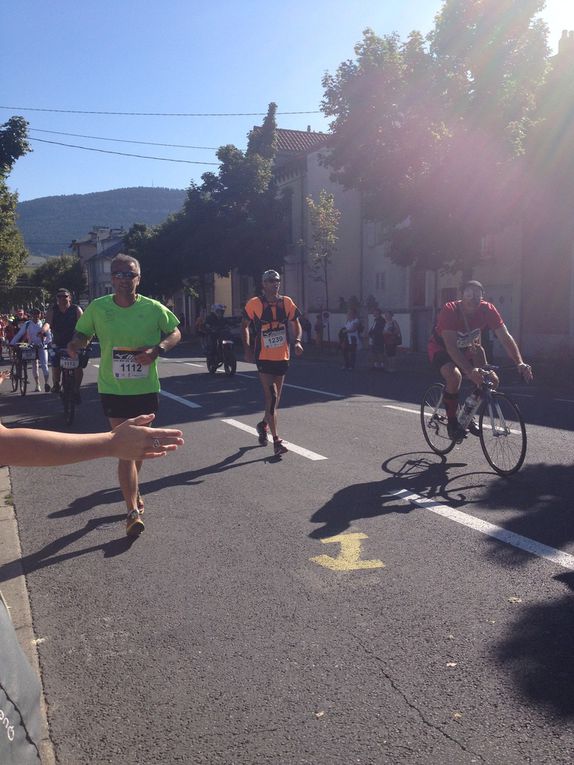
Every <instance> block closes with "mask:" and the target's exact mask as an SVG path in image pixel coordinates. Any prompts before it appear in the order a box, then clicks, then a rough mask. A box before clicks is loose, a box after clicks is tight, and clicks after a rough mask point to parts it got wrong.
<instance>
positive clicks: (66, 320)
mask: <svg viewBox="0 0 574 765" xmlns="http://www.w3.org/2000/svg"><path fill="white" fill-rule="evenodd" d="M81 315H82V309H81V308H80V306H79V305H76V304H75V303H72V293H71V292H70V290H68V289H66V288H65V287H60V289H59V290H58V291H57V293H56V304H55V305H53V306H50V308H48V311H47V313H46V323H45V324H44V331H45V332H47V331H48V330H51V332H52V336H53V344H54V346H55V347H56V353H54V355H53V357H52V383H53V385H52V393H59V392H60V354H59V353H58V352H57V351H58V350H65V348H66V346H67V345H68V343H69V342H70V340H71V339H72V337H73V336H74V329H75V328H76V322H77V321H78V319H79V318H80V316H81ZM79 360H80V365H79V367H77V368H76V369H75V370H74V375H75V378H76V380H75V382H76V404H81V403H82V399H81V397H80V385H81V384H82V378H83V376H84V369H85V368H86V366H87V364H88V353H87V351H82V352H81V353H80V355H79Z"/></svg>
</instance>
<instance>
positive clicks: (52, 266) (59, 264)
mask: <svg viewBox="0 0 574 765" xmlns="http://www.w3.org/2000/svg"><path fill="white" fill-rule="evenodd" d="M29 282H30V283H31V284H33V285H35V286H36V287H40V288H41V289H42V290H43V291H44V293H45V296H46V298H50V297H53V296H54V295H55V294H56V292H57V290H58V289H59V288H60V287H66V288H67V289H69V290H70V292H71V293H72V295H74V299H75V300H77V299H78V298H79V296H80V295H82V294H83V293H84V292H86V290H87V289H88V283H87V280H86V277H85V275H84V270H83V268H82V264H81V262H80V259H79V258H77V257H75V256H73V255H61V256H60V257H58V258H50V259H49V260H48V261H47V262H46V263H45V264H44V265H42V266H39V267H38V268H37V269H36V270H35V271H34V272H33V273H32V274H31V276H30V279H29Z"/></svg>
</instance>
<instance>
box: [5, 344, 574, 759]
mask: <svg viewBox="0 0 574 765" xmlns="http://www.w3.org/2000/svg"><path fill="white" fill-rule="evenodd" d="M189 353H190V351H189V350H186V349H185V348H183V347H182V348H180V349H178V351H177V352H176V353H174V355H173V356H172V357H170V358H168V359H163V360H161V367H160V370H161V372H160V373H161V377H162V381H163V382H162V385H163V388H164V391H165V393H166V394H168V395H164V396H162V401H161V409H160V415H159V418H158V420H159V422H160V423H161V424H162V425H172V426H177V427H180V428H181V429H182V430H183V431H184V435H185V438H186V445H185V447H184V448H182V449H180V450H179V451H178V452H177V453H176V454H174V455H171V456H169V457H168V458H166V459H163V460H155V461H152V462H148V463H146V464H144V468H143V472H142V491H143V493H144V495H145V500H146V510H145V521H146V531H145V533H144V534H143V535H142V537H140V538H139V539H138V540H137V541H136V542H135V543H132V542H130V541H129V540H127V539H126V538H125V536H124V513H125V511H124V508H123V506H122V503H121V500H120V495H119V492H118V489H117V481H116V476H115V464H114V462H113V461H112V460H101V461H98V462H93V463H83V464H79V465H72V466H67V467H62V468H53V469H49V470H48V469H35V470H29V469H21V468H18V469H11V478H12V485H13V497H14V502H15V507H16V514H17V518H18V524H19V532H20V541H21V546H22V556H23V564H24V570H25V573H26V579H27V587H28V591H29V597H30V601H31V608H32V614H33V623H34V630H35V634H36V637H37V638H38V640H39V645H38V651H39V658H40V665H41V670H42V677H43V683H44V690H45V696H46V702H47V709H48V719H49V724H50V735H51V739H52V741H53V745H54V748H55V752H56V756H57V761H58V763H60V764H61V765H83V764H84V763H86V764H88V763H89V764H90V765H94V764H99V763H114V765H115V764H118V763H134V764H135V763H137V764H138V765H147V764H148V763H150V764H151V763H180V762H181V763H193V764H194V765H196V764H197V765H199V764H201V765H203V764H205V765H219V763H225V764H226V765H227V764H231V763H234V764H237V765H256V764H257V765H258V764H259V763H273V764H281V765H287V764H291V763H297V764H300V765H303V764H307V763H308V764H311V763H312V764H313V765H327V763H329V764H331V763H337V765H338V764H341V765H350V764H351V763H361V764H362V765H364V764H365V763H373V764H379V763H390V764H393V765H394V764H395V763H396V764H402V763H408V764H409V765H427V764H431V763H432V764H435V763H441V764H443V763H453V764H456V765H466V764H467V763H501V764H502V763H504V765H513V764H515V763H516V765H518V764H519V763H520V764H522V763H528V762H532V763H537V765H540V764H542V763H549V764H550V763H552V765H557V764H558V763H570V762H571V761H572V750H573V746H574V736H573V726H572V720H573V716H574V682H573V680H574V659H573V651H572V636H573V635H574V610H573V605H572V592H571V590H572V589H573V588H574V557H571V556H574V517H573V515H574V513H573V510H572V502H571V493H572V478H571V476H572V430H573V429H574V401H572V402H568V401H556V400H554V399H552V397H550V396H549V395H547V394H545V393H544V392H537V391H536V390H535V389H534V390H527V389H525V388H523V387H516V388H514V389H513V390H514V393H516V394H517V399H516V400H517V401H519V402H520V405H521V408H522V410H523V412H524V413H525V417H526V420H527V423H528V437H529V445H528V453H527V457H526V462H525V465H524V467H523V469H522V470H521V472H520V473H519V474H518V475H516V476H514V477H512V478H510V479H502V478H500V477H498V476H496V475H495V474H494V473H493V472H492V471H491V470H490V469H489V468H488V465H487V463H486V461H485V460H484V457H483V455H482V452H481V451H480V446H479V443H478V440H477V439H474V438H469V439H467V440H466V441H465V442H464V443H463V444H462V445H460V446H458V447H456V449H455V450H454V451H453V452H452V453H451V454H449V455H448V456H447V457H446V458H441V457H438V456H437V455H435V454H433V453H432V452H430V451H429V449H428V447H427V446H426V444H425V442H424V440H423V437H422V434H421V430H420V425H419V418H418V402H419V401H420V398H421V395H422V392H423V391H424V388H425V385H426V383H427V381H428V379H429V378H428V375H427V374H426V373H423V372H416V373H414V372H399V373H397V374H396V375H393V376H391V375H386V374H380V373H379V374H372V373H371V374H369V373H368V372H367V371H366V370H357V371H355V372H352V373H349V372H345V371H341V370H339V368H338V366H336V365H335V364H334V362H333V361H332V360H329V361H327V362H325V363H321V362H311V361H302V362H293V364H292V369H291V370H290V374H289V376H288V378H287V382H288V385H289V387H286V388H285V391H284V398H283V401H282V402H281V410H280V431H281V434H282V435H283V437H284V438H285V439H286V440H287V441H289V442H291V443H292V444H294V445H295V446H296V447H300V450H299V451H298V452H297V451H292V452H291V453H289V454H288V455H286V456H285V457H283V459H281V460H279V461H275V460H274V459H270V456H271V448H270V447H268V448H262V447H259V445H258V444H257V440H256V437H255V435H253V434H254V431H253V430H251V431H250V430H249V429H253V428H254V426H255V424H256V422H257V421H258V419H260V409H261V401H262V396H261V392H260V388H259V382H258V380H257V379H256V375H255V372H254V367H253V366H252V365H247V364H244V363H242V362H240V363H239V366H238V374H237V375H236V376H235V377H234V378H230V379H228V378H226V377H225V376H224V375H223V374H222V373H218V374H217V375H216V376H215V377H210V376H209V375H208V374H207V373H206V372H205V369H204V365H203V363H202V361H201V360H200V359H199V358H197V357H193V356H192V355H186V354H189ZM95 362H96V363H97V359H96V360H95ZM96 375H97V369H96V367H95V366H94V364H93V363H91V364H90V366H89V367H88V370H87V373H86V378H85V387H84V394H83V398H84V402H83V404H82V406H81V409H80V413H79V416H78V419H77V422H76V423H75V425H74V430H77V431H78V432H80V431H97V430H101V429H104V428H105V425H106V423H105V420H104V417H103V415H102V413H101V409H100V406H99V402H98V397H97V392H96V388H95V379H96ZM572 398H573V399H574V396H573V397H572ZM0 413H1V415H2V419H3V422H4V423H5V424H8V425H9V424H16V423H17V424H20V425H24V424H26V425H31V426H41V427H48V428H59V427H61V425H62V420H61V413H60V409H59V401H58V399H57V398H56V397H55V396H50V395H46V394H31V395H29V396H28V397H26V399H25V400H22V399H21V398H20V397H18V396H16V395H12V394H4V395H3V396H2V399H1V409H0ZM245 427H247V430H246V429H245ZM429 499H430V500H432V502H430V503H429V502H428V500H429ZM494 527H496V528H502V529H504V530H507V531H509V532H512V534H510V535H507V541H508V543H506V542H502V541H499V540H498V539H496V538H495V537H493V536H492V535H491V534H492V529H493V528H494ZM524 539H525V540H527V543H528V544H529V545H530V547H531V549H532V552H526V551H525V550H524V549H521V547H520V543H521V540H524ZM516 544H518V545H519V546H516ZM545 555H546V557H544V556H545ZM11 563H12V561H4V562H3V564H2V565H0V586H1V585H2V582H5V581H6V579H7V578H9V577H10V576H13V572H14V567H13V566H11V565H10V564H11Z"/></svg>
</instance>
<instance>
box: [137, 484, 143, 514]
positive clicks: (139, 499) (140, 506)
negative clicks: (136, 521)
mask: <svg viewBox="0 0 574 765" xmlns="http://www.w3.org/2000/svg"><path fill="white" fill-rule="evenodd" d="M136 505H137V507H138V510H139V513H140V515H143V513H144V501H143V497H142V495H141V494H140V490H139V489H138V495H137V497H136Z"/></svg>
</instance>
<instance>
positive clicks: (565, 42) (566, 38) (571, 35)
mask: <svg viewBox="0 0 574 765" xmlns="http://www.w3.org/2000/svg"><path fill="white" fill-rule="evenodd" d="M558 53H559V54H561V55H572V54H573V53H574V31H570V32H569V31H568V30H567V29H563V30H562V37H561V38H560V41H559V42H558Z"/></svg>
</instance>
